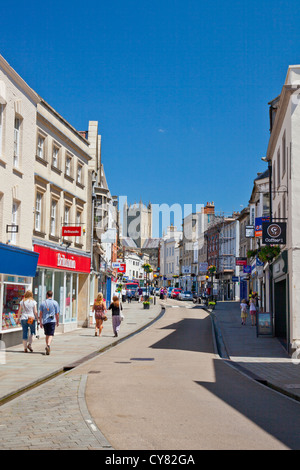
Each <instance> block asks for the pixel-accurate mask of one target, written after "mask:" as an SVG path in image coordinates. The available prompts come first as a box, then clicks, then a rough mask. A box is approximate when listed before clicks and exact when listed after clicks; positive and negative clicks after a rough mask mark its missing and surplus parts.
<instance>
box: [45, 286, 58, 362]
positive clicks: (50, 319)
mask: <svg viewBox="0 0 300 470" xmlns="http://www.w3.org/2000/svg"><path fill="white" fill-rule="evenodd" d="M52 296H53V292H52V291H51V290H48V292H47V294H46V300H45V301H44V302H42V303H41V305H40V326H41V328H44V332H45V339H46V355H47V356H49V354H50V345H51V342H52V339H53V336H54V331H55V325H56V326H58V325H59V305H58V303H57V302H56V300H53V299H52Z"/></svg>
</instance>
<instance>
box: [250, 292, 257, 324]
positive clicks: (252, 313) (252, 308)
mask: <svg viewBox="0 0 300 470" xmlns="http://www.w3.org/2000/svg"><path fill="white" fill-rule="evenodd" d="M250 316H251V325H252V326H255V325H256V298H255V294H253V295H252V297H251V299H250Z"/></svg>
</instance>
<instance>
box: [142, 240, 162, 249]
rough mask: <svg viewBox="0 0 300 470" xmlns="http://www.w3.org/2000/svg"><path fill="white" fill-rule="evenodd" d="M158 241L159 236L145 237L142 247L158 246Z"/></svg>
mask: <svg viewBox="0 0 300 470" xmlns="http://www.w3.org/2000/svg"><path fill="white" fill-rule="evenodd" d="M159 243H160V238H147V240H146V241H145V243H144V245H143V247H142V249H143V250H145V249H148V250H149V249H153V248H159Z"/></svg>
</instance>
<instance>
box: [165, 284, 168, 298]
mask: <svg viewBox="0 0 300 470" xmlns="http://www.w3.org/2000/svg"><path fill="white" fill-rule="evenodd" d="M167 297H168V289H167V288H166V287H165V288H164V300H167Z"/></svg>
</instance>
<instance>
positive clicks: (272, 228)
mask: <svg viewBox="0 0 300 470" xmlns="http://www.w3.org/2000/svg"><path fill="white" fill-rule="evenodd" d="M262 242H263V243H264V244H265V245H286V222H264V223H263V239H262Z"/></svg>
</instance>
